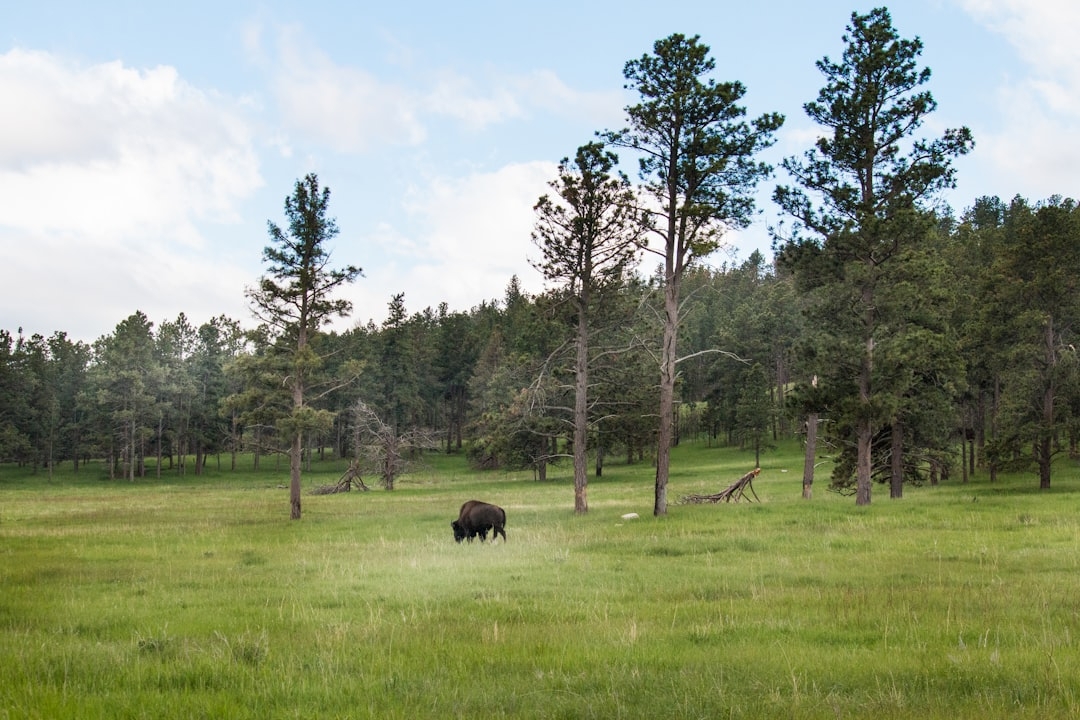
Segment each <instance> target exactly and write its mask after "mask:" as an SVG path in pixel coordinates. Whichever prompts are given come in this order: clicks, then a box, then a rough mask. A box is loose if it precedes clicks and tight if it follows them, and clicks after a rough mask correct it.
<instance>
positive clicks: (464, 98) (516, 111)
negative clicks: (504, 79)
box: [425, 71, 522, 130]
mask: <svg viewBox="0 0 1080 720" xmlns="http://www.w3.org/2000/svg"><path fill="white" fill-rule="evenodd" d="M425 104H426V106H427V108H428V109H429V110H431V112H433V113H435V114H438V115H444V116H447V117H452V118H456V119H458V120H460V121H461V122H462V123H464V125H465V126H466V127H467V128H469V129H470V130H482V129H483V128H485V127H487V126H488V125H492V124H494V123H498V122H502V121H503V120H506V119H508V118H514V117H521V115H522V108H521V105H520V103H519V102H518V100H517V98H516V97H515V96H514V94H513V93H511V92H510V91H509V90H507V89H505V88H496V89H495V90H494V91H493V92H491V93H490V94H489V95H488V96H486V97H484V96H482V95H481V94H480V93H479V92H477V91H476V88H475V87H474V85H473V83H472V81H471V80H469V79H468V78H466V77H464V76H462V75H459V74H457V73H453V72H449V71H444V72H441V73H439V74H438V81H437V82H436V83H435V88H434V89H433V90H432V91H431V92H430V93H429V94H428V96H427V98H426V102H425Z"/></svg>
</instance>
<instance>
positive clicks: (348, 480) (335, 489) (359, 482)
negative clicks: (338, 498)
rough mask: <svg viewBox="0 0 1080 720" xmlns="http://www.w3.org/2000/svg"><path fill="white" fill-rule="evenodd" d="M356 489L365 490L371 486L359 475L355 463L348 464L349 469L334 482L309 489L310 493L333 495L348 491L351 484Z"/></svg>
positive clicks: (350, 488) (351, 487) (358, 469)
mask: <svg viewBox="0 0 1080 720" xmlns="http://www.w3.org/2000/svg"><path fill="white" fill-rule="evenodd" d="M354 485H355V486H356V487H357V488H358V489H360V490H363V491H364V492H367V491H368V490H370V489H371V488H369V487H368V486H367V485H365V484H364V479H363V478H362V477H360V468H359V467H357V464H356V463H353V464H352V465H350V466H349V469H348V470H346V471H345V474H344V475H342V476H341V478H340V479H339V480H338V481H337V482H336V483H334V484H333V485H321V486H319V487H317V488H315V489H314V490H312V491H311V494H312V495H333V494H334V493H339V492H350V491H351V490H352V489H353V486H354Z"/></svg>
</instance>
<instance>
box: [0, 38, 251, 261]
mask: <svg viewBox="0 0 1080 720" xmlns="http://www.w3.org/2000/svg"><path fill="white" fill-rule="evenodd" d="M0 96H3V97H4V105H3V107H4V110H0V194H2V196H3V197H4V198H5V202H4V203H3V204H2V205H0V225H6V226H8V227H15V228H33V229H38V230H39V229H43V228H44V229H52V230H57V231H77V232H79V233H81V234H85V235H87V236H91V237H97V238H102V239H106V241H107V239H108V238H113V237H116V236H117V235H133V234H136V233H139V234H143V235H144V237H145V235H148V234H149V235H154V234H164V235H166V236H169V237H174V238H175V237H178V236H179V237H184V238H186V239H188V240H190V239H191V237H192V236H193V235H194V234H195V233H194V230H193V228H192V224H191V223H192V222H193V221H194V220H195V219H203V218H206V219H215V220H222V219H235V213H234V211H233V207H234V203H235V202H236V201H237V200H238V199H240V198H242V197H244V196H246V195H248V194H249V193H251V192H252V191H253V190H254V189H255V188H257V187H258V186H259V185H260V184H261V182H262V181H261V178H260V176H259V172H258V163H257V161H256V158H255V155H254V152H253V150H252V148H251V145H250V137H249V136H248V132H247V128H246V125H245V123H244V122H243V120H242V119H241V118H240V116H239V115H238V114H236V113H235V112H234V111H233V110H232V109H230V108H229V107H228V104H227V103H224V102H222V101H220V99H218V98H213V97H211V96H208V95H206V94H205V93H202V92H200V91H198V90H196V89H194V88H192V87H190V86H188V85H186V84H185V83H184V82H183V81H181V80H180V79H179V77H178V76H177V74H176V71H175V70H174V69H173V68H169V67H158V68H153V69H151V70H142V71H140V70H136V69H132V68H127V67H125V66H123V65H122V64H121V63H118V62H112V63H105V64H100V65H94V66H90V67H85V68H84V67H79V66H75V65H73V64H70V63H66V62H64V61H63V60H60V59H58V58H55V57H53V56H51V55H47V54H45V53H34V52H26V51H22V50H12V51H10V52H8V53H7V54H5V55H0Z"/></svg>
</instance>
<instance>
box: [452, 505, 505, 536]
mask: <svg viewBox="0 0 1080 720" xmlns="http://www.w3.org/2000/svg"><path fill="white" fill-rule="evenodd" d="M450 527H452V528H453V529H454V540H456V541H458V542H461V541H462V540H468V541H469V542H472V539H473V538H474V537H476V536H477V535H479V536H480V542H484V541H485V540H487V534H488V530H492V531H493V532H492V533H491V539H492V540H494V539H495V538H496V537H498V536H499V535H502V537H503V540H504V541H505V540H506V530H505V527H506V511H505V510H503V509H502V508H501V507H499V506H498V505H492V504H490V503H486V502H480V501H479V500H470V501H468V502H467V503H465V504H464V505H462V506H461V510H460V511H458V519H457V520H454V521H453V522H451V523H450Z"/></svg>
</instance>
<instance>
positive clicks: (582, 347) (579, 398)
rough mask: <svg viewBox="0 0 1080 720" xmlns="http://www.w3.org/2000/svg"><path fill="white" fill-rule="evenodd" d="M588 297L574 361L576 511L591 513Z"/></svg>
mask: <svg viewBox="0 0 1080 720" xmlns="http://www.w3.org/2000/svg"><path fill="white" fill-rule="evenodd" d="M587 302H588V296H587V295H585V294H584V291H583V295H582V301H581V303H580V304H579V306H578V327H577V358H576V360H575V363H574V513H576V514H578V515H584V514H585V513H587V512H589V501H588V496H587V488H588V483H589V467H588V464H589V457H588V442H589V405H588V394H589V320H588V317H587V315H586V312H585V310H586V304H587Z"/></svg>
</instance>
